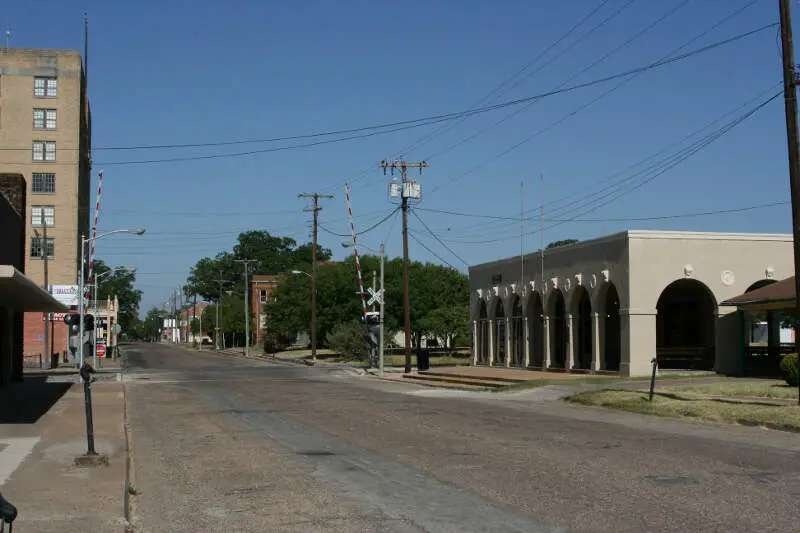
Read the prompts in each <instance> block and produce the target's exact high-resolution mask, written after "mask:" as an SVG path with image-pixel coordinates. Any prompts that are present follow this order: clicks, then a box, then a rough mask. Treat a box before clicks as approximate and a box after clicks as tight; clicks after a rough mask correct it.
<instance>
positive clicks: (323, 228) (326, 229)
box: [319, 207, 400, 237]
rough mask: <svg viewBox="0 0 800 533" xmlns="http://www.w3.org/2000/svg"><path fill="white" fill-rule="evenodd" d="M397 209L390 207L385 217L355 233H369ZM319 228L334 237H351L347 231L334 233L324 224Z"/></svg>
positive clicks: (397, 209)
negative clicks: (390, 209)
mask: <svg viewBox="0 0 800 533" xmlns="http://www.w3.org/2000/svg"><path fill="white" fill-rule="evenodd" d="M399 210H400V208H399V207H395V208H394V209H392V211H391V212H390V213H389V214H388V215H386V216H385V217H383V218H382V219H380V220H379V221H378V222H376V223H375V224H373V225H372V226H370V227H368V228H367V229H365V230H361V231H359V232H356V235H364V234H365V233H369V232H370V231H372V230H374V229H375V228H377V227H378V226H380V225H381V224H383V223H384V222H386V221H387V220H389V219H390V218H391V217H392V215H394V214H395V213H397V211H399ZM319 229H321V230H322V231H324V232H325V233H329V234H331V235H335V236H336V237H351V235H350V234H348V233H336V232H334V231H331V230H329V229H328V228H326V227H325V226H323V225H322V224H320V225H319Z"/></svg>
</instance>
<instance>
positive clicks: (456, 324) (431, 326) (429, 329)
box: [418, 305, 469, 350]
mask: <svg viewBox="0 0 800 533" xmlns="http://www.w3.org/2000/svg"><path fill="white" fill-rule="evenodd" d="M418 327H419V329H420V330H422V331H424V332H425V333H428V334H430V335H433V336H434V337H437V338H440V339H444V341H445V346H446V347H447V348H448V350H449V349H450V348H452V339H454V338H456V337H464V336H467V335H469V307H468V306H466V305H459V306H453V307H439V308H438V309H434V310H433V311H431V312H430V313H428V314H427V316H425V317H423V318H422V319H421V320H420V323H419V326H418Z"/></svg>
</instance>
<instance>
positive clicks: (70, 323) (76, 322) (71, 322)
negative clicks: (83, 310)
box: [64, 313, 81, 336]
mask: <svg viewBox="0 0 800 533" xmlns="http://www.w3.org/2000/svg"><path fill="white" fill-rule="evenodd" d="M80 322H81V320H80V315H76V314H75V313H70V314H67V315H64V323H65V324H66V325H67V327H68V328H69V335H70V336H73V335H77V334H78V331H79V330H80V327H81V326H80Z"/></svg>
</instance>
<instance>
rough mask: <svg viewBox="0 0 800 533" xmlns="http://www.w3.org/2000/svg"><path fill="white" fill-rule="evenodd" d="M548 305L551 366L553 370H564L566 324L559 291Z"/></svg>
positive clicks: (565, 361) (565, 360) (562, 301)
mask: <svg viewBox="0 0 800 533" xmlns="http://www.w3.org/2000/svg"><path fill="white" fill-rule="evenodd" d="M551 298H552V303H551V304H550V331H551V334H550V353H551V354H552V363H551V365H552V366H553V367H554V368H566V365H567V323H566V310H565V306H564V297H563V296H562V295H561V291H559V290H556V291H555V292H554V293H553V296H551Z"/></svg>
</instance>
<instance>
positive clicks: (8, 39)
mask: <svg viewBox="0 0 800 533" xmlns="http://www.w3.org/2000/svg"><path fill="white" fill-rule="evenodd" d="M10 41H11V24H9V25H8V26H6V48H8V47H9V42H10Z"/></svg>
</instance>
